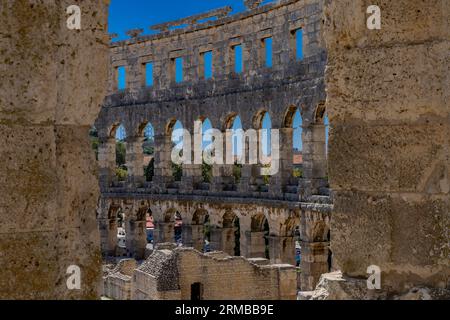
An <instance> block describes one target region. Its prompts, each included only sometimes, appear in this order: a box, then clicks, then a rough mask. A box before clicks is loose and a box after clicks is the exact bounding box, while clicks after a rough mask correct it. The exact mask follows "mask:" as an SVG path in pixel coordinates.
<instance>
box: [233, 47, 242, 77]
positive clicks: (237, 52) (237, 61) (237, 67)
mask: <svg viewBox="0 0 450 320" xmlns="http://www.w3.org/2000/svg"><path fill="white" fill-rule="evenodd" d="M233 53H234V72H236V73H241V72H242V71H243V70H244V61H243V59H242V45H241V44H239V45H236V46H234V47H233Z"/></svg>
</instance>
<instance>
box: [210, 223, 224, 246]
mask: <svg viewBox="0 0 450 320" xmlns="http://www.w3.org/2000/svg"><path fill="white" fill-rule="evenodd" d="M210 232H211V241H210V247H211V251H223V247H222V244H223V240H222V237H223V229H222V228H220V227H217V226H211V229H210Z"/></svg>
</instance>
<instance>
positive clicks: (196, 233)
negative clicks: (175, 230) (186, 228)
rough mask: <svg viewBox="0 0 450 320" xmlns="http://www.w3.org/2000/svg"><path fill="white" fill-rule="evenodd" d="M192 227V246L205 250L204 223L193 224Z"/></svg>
mask: <svg viewBox="0 0 450 320" xmlns="http://www.w3.org/2000/svg"><path fill="white" fill-rule="evenodd" d="M191 228H192V246H193V247H194V249H196V250H198V251H200V252H203V248H204V245H205V236H204V225H203V224H193V225H191Z"/></svg>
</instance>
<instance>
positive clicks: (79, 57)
mask: <svg viewBox="0 0 450 320" xmlns="http://www.w3.org/2000/svg"><path fill="white" fill-rule="evenodd" d="M74 3H75V4H76V3H77V2H73V1H52V0H49V1H32V2H30V1H27V2H17V1H2V2H1V23H0V34H2V36H1V41H0V52H1V60H2V67H1V70H2V71H1V78H2V81H1V84H0V87H1V88H0V92H1V93H0V95H1V102H0V105H1V107H0V136H1V137H2V146H1V152H0V153H1V159H2V160H1V161H2V166H1V168H0V181H1V183H0V194H1V195H2V196H1V199H0V208H1V209H0V221H1V223H0V252H1V255H0V266H1V270H2V274H3V276H2V277H1V278H0V288H1V289H0V299H2V300H9V299H11V300H15V299H17V300H21V299H38V300H41V299H42V300H63V299H68V300H72V299H73V300H77V299H82V300H85V299H98V298H100V284H101V255H100V236H99V232H98V224H97V221H96V218H95V208H96V205H97V201H98V196H99V187H98V177H97V176H96V174H97V164H96V161H95V158H94V152H93V151H92V147H91V142H90V139H89V130H90V128H91V127H92V125H93V124H94V121H95V118H96V117H97V115H98V112H99V110H100V105H101V104H102V103H103V101H104V97H105V94H106V87H107V75H108V62H109V58H108V56H109V39H108V36H107V33H106V32H107V31H106V27H107V16H108V6H107V3H108V1H95V0H94V1H83V3H82V5H80V6H82V11H83V12H82V16H81V19H82V28H81V30H70V29H69V28H67V25H66V21H67V19H68V15H67V14H66V9H67V7H68V6H69V5H71V4H74ZM30 4H31V5H30ZM78 4H80V2H78ZM71 265H77V266H79V267H80V269H81V270H82V279H85V280H82V281H81V288H80V289H79V290H69V289H68V288H67V285H66V279H67V269H68V268H69V266H71Z"/></svg>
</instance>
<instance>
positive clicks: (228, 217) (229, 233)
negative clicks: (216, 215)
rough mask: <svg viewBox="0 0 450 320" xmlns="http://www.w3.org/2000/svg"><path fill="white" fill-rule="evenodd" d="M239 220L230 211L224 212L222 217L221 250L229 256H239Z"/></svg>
mask: <svg viewBox="0 0 450 320" xmlns="http://www.w3.org/2000/svg"><path fill="white" fill-rule="evenodd" d="M240 229H241V227H240V220H239V217H238V216H237V215H236V214H235V213H234V212H233V211H232V210H226V211H225V213H224V215H223V217H222V235H221V242H222V244H221V246H220V247H221V249H222V251H224V252H226V253H228V254H229V255H231V256H240V255H241V248H240V242H241V241H240V238H241V232H240Z"/></svg>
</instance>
